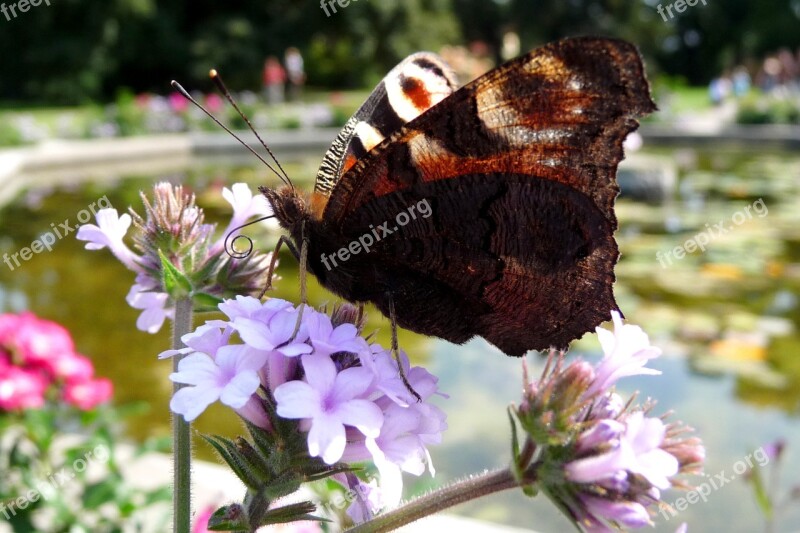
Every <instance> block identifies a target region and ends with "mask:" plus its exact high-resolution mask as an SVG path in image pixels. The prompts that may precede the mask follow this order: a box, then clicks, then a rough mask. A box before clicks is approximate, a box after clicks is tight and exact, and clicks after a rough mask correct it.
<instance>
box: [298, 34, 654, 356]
mask: <svg viewBox="0 0 800 533" xmlns="http://www.w3.org/2000/svg"><path fill="white" fill-rule="evenodd" d="M401 66H402V64H401ZM398 68H399V67H398ZM387 79H389V76H387ZM381 91H382V92H381ZM388 93H389V91H387V90H386V88H385V87H384V88H383V89H382V90H381V87H380V86H379V89H378V90H377V91H376V93H374V94H373V97H371V99H370V100H372V99H373V98H375V100H374V101H373V102H370V101H368V102H367V104H365V106H364V107H363V108H362V110H360V111H359V112H358V113H356V116H354V118H353V119H351V122H354V121H355V122H354V124H356V125H357V124H358V123H359V121H358V119H357V117H359V113H362V111H363V115H362V116H363V117H372V124H378V125H380V124H382V123H383V124H387V126H386V129H385V131H384V130H380V131H382V133H381V135H382V136H384V137H385V139H383V140H382V141H381V142H380V143H379V144H377V146H374V147H372V149H371V150H366V149H365V150H364V152H363V153H361V155H360V156H358V157H356V152H357V151H358V149H357V148H358V144H357V143H354V142H353V139H354V138H355V137H354V136H353V132H355V131H356V126H355V125H354V126H352V127H351V133H349V134H347V133H345V132H343V135H344V136H345V137H343V138H346V137H347V135H350V141H342V144H343V145H345V143H346V142H349V144H346V146H347V151H348V153H351V154H352V155H353V159H352V161H350V162H347V161H346V158H345V161H344V162H343V163H342V164H341V166H340V169H341V171H342V174H341V177H340V178H339V179H338V180H337V181H336V182H335V186H333V187H332V188H331V189H330V198H329V200H328V201H327V205H326V207H325V210H324V212H323V214H322V220H321V221H319V224H320V226H319V228H320V232H321V233H320V235H321V234H322V233H324V234H325V235H326V238H327V239H331V237H333V241H336V242H339V243H342V242H344V243H346V242H348V241H349V240H352V239H357V238H358V237H359V236H360V235H362V234H364V233H367V232H369V231H370V230H369V228H374V227H378V226H379V225H381V224H383V223H384V222H386V221H392V226H391V227H392V228H394V231H393V232H392V234H390V235H386V236H385V238H383V239H382V240H380V241H379V242H377V243H376V244H375V246H374V248H373V249H372V250H371V252H370V253H369V254H366V255H363V256H360V257H358V258H357V259H355V260H353V261H350V262H348V263H347V264H345V265H342V266H341V267H340V268H339V269H335V270H334V271H330V272H324V273H323V274H324V276H323V277H324V278H325V279H326V281H325V283H326V286H328V287H329V288H331V289H332V290H334V292H337V293H339V294H340V295H342V296H344V297H346V298H349V299H351V300H368V301H373V302H375V303H376V305H377V306H378V307H379V309H381V310H382V311H383V312H384V313H388V307H389V303H388V302H389V298H392V299H393V300H394V302H395V307H396V309H397V318H398V323H399V324H400V325H401V326H403V327H407V328H408V329H411V330H414V331H418V332H421V333H425V334H429V335H436V336H439V337H442V338H445V339H448V340H451V341H453V342H457V343H460V342H464V341H465V340H467V339H469V338H470V337H472V336H474V335H480V336H483V337H485V338H486V339H487V340H489V341H490V342H492V343H494V344H495V345H497V346H498V347H499V348H500V349H502V350H503V351H504V352H506V353H509V354H512V355H521V354H522V353H524V352H525V351H527V350H528V349H544V348H547V347H549V346H551V345H555V346H565V345H566V344H567V343H568V342H569V341H570V340H572V339H575V338H577V337H580V336H581V335H582V334H583V333H584V332H586V331H588V330H590V329H592V328H594V327H595V326H596V325H597V324H599V323H600V322H602V321H603V320H605V319H607V318H609V316H610V311H611V310H612V309H615V308H616V303H615V301H614V297H613V293H612V285H613V282H614V273H613V269H614V264H615V263H616V260H617V257H618V250H617V246H616V242H615V241H614V238H613V233H614V230H615V229H616V225H617V223H616V218H615V216H614V211H613V204H614V199H615V197H616V195H617V192H618V187H617V184H616V181H615V173H616V168H617V165H618V164H619V161H620V160H621V159H622V157H623V152H622V142H623V140H624V138H625V136H626V135H627V134H628V133H629V132H630V131H632V130H633V129H635V128H636V126H637V122H636V120H635V117H637V116H641V115H643V114H646V113H648V112H650V111H652V110H653V109H654V104H653V103H652V101H651V99H650V96H649V87H648V85H647V82H646V80H645V78H644V73H643V67H642V63H641V59H640V57H639V55H638V52H637V51H636V49H635V48H634V47H633V46H631V45H629V44H627V43H624V42H621V41H615V40H609V39H590V38H586V39H570V40H565V41H562V42H559V43H555V44H553V45H549V46H546V47H544V48H541V49H539V50H537V51H534V52H532V53H531V54H529V55H527V56H524V57H521V58H519V59H517V60H515V61H512V62H510V63H508V64H506V65H504V66H502V67H500V68H498V69H495V70H493V71H491V72H490V73H488V74H487V75H485V76H483V77H481V78H479V79H478V80H475V81H474V82H473V83H471V84H469V85H467V86H466V87H464V88H462V89H460V90H458V91H456V92H455V93H453V94H452V95H450V96H449V97H447V98H446V99H445V100H444V101H442V102H441V103H440V104H439V105H434V106H431V107H430V108H429V109H428V110H427V111H425V112H423V113H421V114H420V115H419V116H417V117H416V118H413V119H411V120H409V121H408V123H407V124H405V125H402V124H401V125H399V126H398V121H397V120H394V122H392V121H390V120H388V119H386V117H387V116H390V114H389V113H388V111H386V109H384V108H385V106H387V105H388V106H389V107H390V108H391V110H392V111H393V113H394V114H395V117H398V116H400V115H401V114H402V111H401V112H399V113H398V110H397V108H396V107H394V105H395V104H394V103H393V102H391V101H390V99H389V98H388V97H387V94H388ZM379 108H381V109H380V110H379ZM364 110H366V111H364ZM409 116H410V115H409ZM378 117H384V118H383V119H379V118H378ZM376 128H377V129H379V128H378V127H376ZM392 129H394V130H395V131H394V132H393V133H391V132H390V131H391V130H392ZM383 133H386V135H383ZM365 138H366V136H364V137H363V138H362V137H361V135H360V134H359V136H358V139H359V141H360V142H361V144H362V148H366V147H365V146H363V141H364V139H365ZM332 150H333V149H332ZM329 155H330V153H329ZM319 187H320V182H319V181H318V188H319ZM323 188H324V184H323ZM423 201H424V202H427V203H428V205H430V208H431V211H430V216H429V217H416V218H415V219H413V220H410V221H409V223H408V224H407V225H404V226H403V227H398V225H397V224H395V223H394V221H395V220H396V217H397V215H398V213H400V212H401V211H407V210H408V208H409V206H411V205H420V203H421V202H423ZM311 244H312V245H314V244H315V243H314V242H313V240H312V242H311ZM314 248H315V250H314V251H317V250H319V251H321V252H323V253H324V251H325V250H326V249H327V250H330V249H335V248H332V247H331V246H328V245H325V244H323V243H321V242H318V243H316V246H314ZM310 257H313V253H312V255H311V256H310ZM313 268H315V267H314V265H313V264H312V269H313ZM316 268H317V270H319V268H320V267H319V266H318V265H317V266H316Z"/></svg>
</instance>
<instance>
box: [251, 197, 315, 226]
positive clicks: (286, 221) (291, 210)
mask: <svg viewBox="0 0 800 533" xmlns="http://www.w3.org/2000/svg"><path fill="white" fill-rule="evenodd" d="M259 190H260V191H261V193H262V194H263V195H264V196H266V198H267V201H268V202H269V203H270V205H271V206H272V212H273V213H275V218H277V219H278V222H279V223H280V225H281V227H283V228H284V229H286V230H288V231H289V233H291V234H292V235H293V236H294V235H295V234H298V235H299V234H300V228H301V226H302V223H303V221H304V220H308V219H309V218H310V216H311V214H310V211H309V208H308V201H307V200H306V198H305V196H304V195H303V193H302V192H300V191H299V190H297V189H295V188H294V187H291V186H289V185H284V186H283V187H279V188H277V189H270V188H268V187H259Z"/></svg>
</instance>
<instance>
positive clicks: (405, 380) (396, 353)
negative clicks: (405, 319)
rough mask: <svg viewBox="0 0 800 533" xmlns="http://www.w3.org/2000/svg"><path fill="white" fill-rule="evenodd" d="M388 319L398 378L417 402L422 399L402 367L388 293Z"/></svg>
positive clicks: (391, 302)
mask: <svg viewBox="0 0 800 533" xmlns="http://www.w3.org/2000/svg"><path fill="white" fill-rule="evenodd" d="M388 297H389V321H390V322H391V323H392V357H394V360H395V362H396V363H397V370H398V371H399V373H400V379H401V380H403V385H405V386H406V389H407V390H408V392H410V393H411V394H413V395H414V397H415V398H416V399H417V401H418V402H421V401H422V396H420V395H419V394H418V393H417V391H415V390H414V388H413V387H412V386H411V383H409V382H408V378H407V377H406V371H405V370H404V369H403V363H402V362H401V360H400V347H399V345H398V342H397V315H396V314H395V311H394V298H392V295H391V294H389V295H388Z"/></svg>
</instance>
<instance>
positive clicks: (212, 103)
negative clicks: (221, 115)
mask: <svg viewBox="0 0 800 533" xmlns="http://www.w3.org/2000/svg"><path fill="white" fill-rule="evenodd" d="M206 109H208V110H209V111H211V112H212V113H217V112H219V111H221V110H222V98H220V96H219V95H218V94H216V93H211V94H208V95H206Z"/></svg>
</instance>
